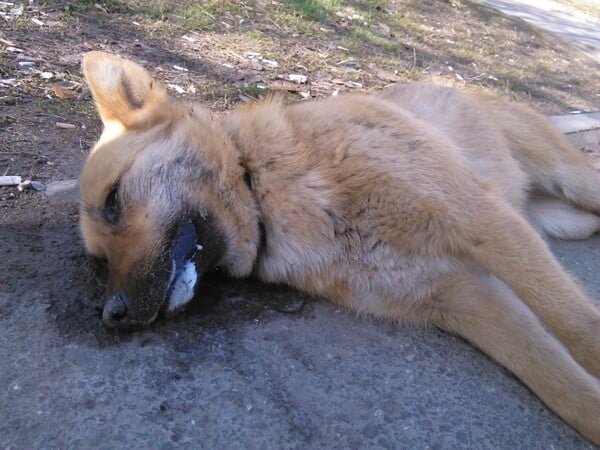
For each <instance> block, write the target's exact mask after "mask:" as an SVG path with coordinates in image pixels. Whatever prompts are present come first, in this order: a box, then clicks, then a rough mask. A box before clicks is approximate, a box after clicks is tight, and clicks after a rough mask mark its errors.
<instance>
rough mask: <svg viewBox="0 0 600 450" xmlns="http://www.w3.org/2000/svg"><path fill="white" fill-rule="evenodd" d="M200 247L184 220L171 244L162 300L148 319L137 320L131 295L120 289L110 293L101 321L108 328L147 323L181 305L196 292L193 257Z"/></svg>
mask: <svg viewBox="0 0 600 450" xmlns="http://www.w3.org/2000/svg"><path fill="white" fill-rule="evenodd" d="M202 248H203V247H202V245H201V244H200V243H198V237H197V233H196V228H195V227H194V224H193V223H192V222H191V220H189V221H186V222H184V224H183V226H181V227H180V228H179V229H178V231H177V233H176V235H175V237H174V238H173V241H172V244H171V249H170V254H171V272H170V276H169V279H168V280H166V282H165V286H166V289H165V291H164V292H165V296H164V301H163V302H162V303H160V304H159V307H157V308H156V311H155V312H154V314H153V315H152V316H151V317H150V318H145V319H144V320H139V318H138V317H135V316H136V315H137V314H136V313H135V305H133V304H132V303H131V302H132V299H131V297H130V296H129V295H128V294H127V293H126V292H125V291H123V290H119V291H117V292H115V293H113V294H112V295H111V296H110V297H109V298H108V300H107V301H106V304H105V305H104V310H103V313H102V321H103V322H104V324H105V325H106V326H109V327H130V326H136V325H146V324H149V323H151V322H153V321H154V320H155V319H156V317H157V316H158V314H159V312H160V311H164V312H165V313H167V314H171V313H174V312H176V311H178V310H180V309H181V308H183V307H184V306H185V305H186V304H187V303H188V302H190V300H192V299H193V298H194V295H195V290H196V286H197V282H198V278H199V274H198V271H197V269H196V257H197V256H198V255H199V253H200V252H201V251H202Z"/></svg>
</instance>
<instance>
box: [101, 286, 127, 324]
mask: <svg viewBox="0 0 600 450" xmlns="http://www.w3.org/2000/svg"><path fill="white" fill-rule="evenodd" d="M126 316H127V294H125V292H123V291H117V292H115V293H114V294H113V295H111V296H110V298H109V299H108V301H107V302H106V305H105V306H104V312H103V313H102V320H103V321H104V323H105V324H106V325H108V326H118V325H119V324H120V323H121V322H122V321H123V319H125V317H126Z"/></svg>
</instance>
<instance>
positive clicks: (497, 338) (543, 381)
mask: <svg viewBox="0 0 600 450" xmlns="http://www.w3.org/2000/svg"><path fill="white" fill-rule="evenodd" d="M437 292H438V294H437V295H434V296H433V297H432V299H431V300H429V303H430V307H431V313H432V318H431V319H432V322H433V323H434V324H435V325H437V326H439V327H440V328H442V329H444V330H447V331H450V332H453V333H457V334H459V335H460V336H462V337H464V338H465V339H467V340H469V341H470V342H471V343H473V344H474V345H475V346H477V347H479V348H480V349H481V350H482V351H484V352H485V353H487V354H488V355H489V356H491V357H492V358H494V359H495V360H496V361H498V362H500V363H501V364H502V365H504V366H505V367H506V368H508V369H509V370H510V371H511V372H513V373H514V374H515V375H516V376H517V377H519V378H520V379H521V380H522V381H523V382H524V383H525V384H526V385H527V386H529V388H530V389H531V390H532V391H533V392H535V393H536V394H537V396H538V397H539V398H540V399H541V400H542V401H543V402H544V403H546V405H548V407H550V408H551V409H552V410H553V411H555V412H556V413H557V414H558V415H559V416H560V417H562V419H563V420H565V421H566V422H567V423H569V424H570V425H571V426H573V427H574V428H575V429H576V430H578V431H579V432H580V433H581V434H582V435H584V436H585V437H587V438H588V439H590V440H591V441H592V442H594V443H596V444H600V420H599V417H600V416H599V414H600V382H599V381H598V380H597V379H595V378H594V377H593V376H591V375H590V374H588V373H587V372H586V371H585V370H584V369H583V368H582V367H581V366H580V365H579V364H578V363H577V362H576V361H575V360H574V359H573V358H572V356H571V355H570V354H569V352H568V351H567V350H566V349H565V348H564V347H563V346H562V345H561V344H560V343H559V342H558V341H557V340H556V339H555V338H554V337H553V336H552V335H551V334H550V333H548V332H547V331H546V330H545V329H544V327H543V326H542V324H541V322H540V320H539V319H538V318H537V316H536V315H535V314H534V313H533V312H532V311H531V310H530V309H529V308H528V307H527V305H525V304H524V303H523V302H522V301H521V300H520V299H519V298H518V297H517V296H516V295H515V294H514V292H513V291H512V290H511V289H509V288H508V286H506V285H505V284H504V283H502V282H501V281H500V280H498V279H497V278H495V277H494V276H491V275H488V274H487V273H485V272H483V271H482V272H479V273H474V274H473V273H463V274H460V275H457V276H453V277H452V278H450V279H448V280H446V281H445V282H443V283H442V284H441V285H440V286H439V287H438V290H437Z"/></svg>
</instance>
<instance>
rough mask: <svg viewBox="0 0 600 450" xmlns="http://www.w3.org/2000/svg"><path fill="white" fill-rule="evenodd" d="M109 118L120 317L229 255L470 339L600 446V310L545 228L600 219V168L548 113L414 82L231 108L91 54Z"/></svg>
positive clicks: (95, 178) (101, 241)
mask: <svg viewBox="0 0 600 450" xmlns="http://www.w3.org/2000/svg"><path fill="white" fill-rule="evenodd" d="M84 72H85V75H86V78H87V80H88V82H89V85H90V87H91V90H92V93H93V96H94V99H95V101H96V104H97V106H98V110H99V112H100V116H101V118H102V121H103V122H104V125H105V129H104V132H103V133H102V136H101V138H100V140H99V142H98V144H97V145H96V147H95V148H94V150H93V151H92V153H91V154H90V155H89V157H88V159H87V161H86V163H85V166H84V169H83V173H82V175H81V190H82V207H81V231H82V233H83V237H84V240H85V244H86V248H87V250H88V251H89V252H90V253H91V254H93V255H96V256H99V257H104V258H106V259H107V260H108V265H109V271H110V279H109V296H108V300H107V303H106V307H105V309H104V316H103V318H104V321H105V323H106V324H107V325H110V326H130V325H134V324H144V323H149V322H151V321H153V320H154V319H155V318H156V317H157V315H158V314H159V312H161V311H167V312H169V311H176V310H178V309H180V308H181V307H183V306H184V305H185V304H186V303H187V302H188V301H190V300H191V299H192V297H194V295H195V294H198V295H199V296H201V295H202V288H201V286H202V282H201V278H202V274H203V273H204V272H205V271H206V270H208V269H210V268H213V267H215V266H220V267H222V268H224V269H225V270H227V271H228V272H229V273H230V274H231V275H233V276H237V277H243V276H246V275H248V274H250V273H255V274H257V275H258V276H259V277H261V278H262V279H264V280H266V281H272V282H283V283H287V284H289V285H291V286H294V287H296V288H298V289H300V290H303V291H306V292H308V293H310V294H313V295H315V296H317V297H322V298H326V299H329V300H330V301H332V302H334V303H336V304H338V305H343V306H345V307H348V308H352V309H354V310H356V311H359V312H367V313H370V314H374V315H376V316H380V317H386V318H390V319H393V320H397V321H408V322H416V323H427V324H434V325H436V326H438V327H441V328H443V329H445V330H448V331H450V332H454V333H457V334H460V335H461V336H463V337H465V338H466V339H468V340H469V341H471V342H472V343H473V344H474V345H476V346H477V347H479V348H481V349H482V350H483V351H484V352H486V353H487V354H488V355H490V356H491V357H493V358H494V359H496V360H497V361H498V362H500V363H501V364H503V365H504V366H506V367H507V368H508V369H510V370H511V371H512V372H513V373H514V374H516V375H517V376H518V377H519V378H520V379H521V380H522V381H523V382H524V383H526V384H527V385H528V386H529V387H530V388H531V389H532V390H533V391H534V392H535V393H536V394H537V395H538V396H539V397H540V398H541V399H542V400H543V401H544V402H545V403H546V404H547V405H548V406H549V407H550V408H552V409H553V410H554V411H555V412H556V413H557V414H559V415H560V416H561V417H562V418H563V419H564V420H565V421H567V422H568V423H569V424H571V425H572V426H573V427H575V428H576V429H577V430H579V431H580V432H581V433H582V434H583V435H584V436H586V437H587V438H589V439H590V440H592V441H593V442H595V443H596V444H600V381H599V380H598V377H600V312H599V311H598V309H596V307H595V306H594V305H593V304H592V302H591V301H590V300H589V299H588V298H587V297H586V295H585V294H584V293H583V292H582V291H581V289H580V288H579V287H578V286H577V284H576V283H575V282H573V280H572V279H571V278H570V277H569V276H568V275H567V274H566V273H565V271H564V270H563V269H562V268H561V267H560V265H559V264H558V263H557V261H556V260H555V259H554V257H553V255H552V254H551V253H550V251H549V250H548V247H547V246H546V244H545V242H544V241H543V240H542V238H541V237H540V236H539V234H538V233H537V232H536V231H535V230H534V228H535V229H537V230H539V231H541V232H545V233H547V234H549V235H551V236H555V237H560V238H565V239H579V238H586V237H589V236H590V235H591V234H593V233H595V232H597V231H598V230H599V229H600V217H599V214H600V177H598V175H597V173H596V172H595V171H594V169H593V168H592V167H591V165H590V163H589V162H588V161H587V160H586V159H585V157H584V156H583V155H582V154H580V153H579V152H577V151H576V150H574V149H573V148H571V147H570V146H569V145H568V143H567V142H566V141H565V139H564V137H563V136H562V135H561V134H560V133H558V132H557V131H556V130H555V129H554V128H553V127H552V126H551V125H550V124H549V122H548V121H547V120H546V119H545V118H543V117H541V116H540V115H538V114H536V113H534V112H532V111H531V110H529V109H527V108H526V107H524V106H520V105H515V104H510V103H507V102H504V101H502V100H498V99H491V98H483V97H476V96H472V95H467V94H462V93H459V92H456V91H454V90H450V89H447V88H442V87H436V86H430V85H424V84H413V85H407V86H397V87H395V88H393V89H390V90H388V91H386V92H383V93H382V94H380V95H378V96H346V97H341V98H331V99H328V100H323V101H317V102H307V103H302V104H297V105H292V106H284V105H283V104H282V103H281V102H280V101H278V100H274V99H271V100H266V101H262V102H258V103H256V104H253V105H250V106H248V107H245V108H242V109H239V110H237V111H234V112H232V113H230V114H229V115H226V116H223V117H218V116H214V115H213V114H211V113H210V112H209V111H207V110H206V109H204V108H203V107H202V106H200V105H197V104H191V103H185V102H182V101H178V100H174V99H170V98H169V97H168V96H167V93H166V91H165V89H164V88H162V87H161V86H159V85H158V84H157V83H155V82H154V81H153V80H152V79H151V78H150V76H149V75H148V74H147V73H146V72H145V71H144V70H143V69H142V68H141V67H139V66H138V65H136V64H134V63H132V62H130V61H126V60H123V59H121V58H119V57H116V56H112V55H109V54H105V53H97V52H93V53H89V54H88V55H86V57H85V59H84Z"/></svg>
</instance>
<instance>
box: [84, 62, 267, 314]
mask: <svg viewBox="0 0 600 450" xmlns="http://www.w3.org/2000/svg"><path fill="white" fill-rule="evenodd" d="M83 70H84V74H85V77H86V79H87V81H88V83H89V86H90V89H91V91H92V95H93V97H94V100H95V102H96V106H97V107H98V112H99V113H100V117H101V119H102V122H103V124H104V131H103V133H102V135H101V137H100V139H99V141H98V143H97V144H96V146H95V147H94V149H93V150H92V152H91V153H90V155H89V156H88V158H87V160H86V162H85V165H84V167H83V172H82V174H81V178H80V186H81V195H82V199H81V214H80V226H81V232H82V234H83V239H84V241H85V246H86V249H87V251H88V252H89V253H90V254H92V255H94V256H97V257H100V258H105V259H107V261H108V268H109V280H108V289H107V300H106V305H105V307H104V313H103V320H104V322H105V323H106V324H107V325H109V326H132V325H136V324H147V323H150V322H152V321H153V320H155V319H156V317H157V316H158V314H159V313H161V312H174V311H177V310H179V309H181V308H182V307H183V306H184V305H185V304H187V303H188V302H189V301H190V300H191V299H192V298H193V297H194V295H195V294H198V296H199V297H200V296H201V284H202V283H201V278H202V275H203V273H205V271H207V270H209V269H211V268H213V267H216V266H221V267H223V268H225V269H226V270H227V271H228V272H230V273H231V274H232V275H234V276H243V275H247V274H248V273H249V272H250V271H251V269H252V266H253V264H254V260H255V259H256V252H257V247H258V241H259V229H258V220H257V212H256V211H257V210H256V203H255V201H254V198H253V196H252V193H251V192H250V190H249V188H248V186H246V184H245V183H244V169H243V167H242V166H241V165H240V161H239V155H238V154H237V152H236V150H235V148H234V146H233V144H232V142H231V139H230V138H229V136H228V135H227V133H226V132H225V131H224V130H223V128H222V127H221V126H220V125H219V123H218V120H216V119H215V118H214V117H213V116H212V114H211V113H210V112H209V111H207V110H206V109H204V108H202V107H201V106H199V105H195V104H190V103H186V102H182V101H177V100H174V99H171V98H169V96H168V95H167V92H166V90H165V89H164V88H163V87H162V86H160V85H159V84H158V83H156V82H155V81H153V80H152V78H151V77H150V75H149V74H148V73H147V72H146V71H145V70H144V69H142V68H141V67H140V66H138V65H136V64H134V63H132V62H131V61H127V60H124V59H122V58H120V57H117V56H114V55H110V54H106V53H100V52H91V53H88V54H87V55H86V56H85V58H84V61H83Z"/></svg>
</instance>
